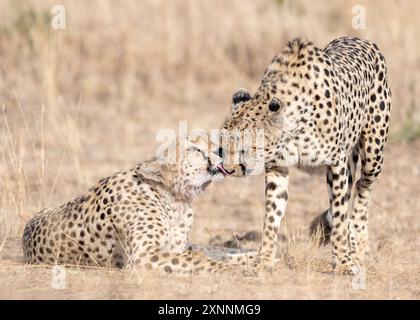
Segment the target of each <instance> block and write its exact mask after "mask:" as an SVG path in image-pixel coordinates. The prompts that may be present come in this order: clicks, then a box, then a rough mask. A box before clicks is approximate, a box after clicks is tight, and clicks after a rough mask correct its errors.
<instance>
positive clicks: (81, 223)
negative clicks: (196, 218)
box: [23, 141, 241, 273]
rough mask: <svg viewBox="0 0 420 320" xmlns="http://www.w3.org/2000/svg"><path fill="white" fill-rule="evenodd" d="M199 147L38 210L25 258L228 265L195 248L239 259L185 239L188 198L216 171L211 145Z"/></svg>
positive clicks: (194, 267) (178, 267)
mask: <svg viewBox="0 0 420 320" xmlns="http://www.w3.org/2000/svg"><path fill="white" fill-rule="evenodd" d="M201 144H202V143H201ZM198 145H199V143H192V142H191V141H190V142H188V143H187V146H186V148H185V150H186V152H185V155H184V157H182V160H180V161H179V165H178V164H170V163H165V162H162V161H159V159H156V158H154V159H152V160H149V161H145V162H143V163H140V164H138V165H137V166H136V167H134V168H133V169H130V170H127V171H124V172H119V173H116V174H114V175H112V176H110V177H107V178H104V179H101V180H100V181H99V183H98V184H97V185H96V186H94V187H92V188H91V189H90V190H89V192H88V193H87V194H86V195H84V196H81V197H78V198H76V199H74V200H72V201H70V202H68V203H66V204H64V205H62V206H59V207H55V208H50V209H45V210H43V211H41V212H40V213H39V214H38V215H36V216H35V217H34V218H32V220H30V221H29V222H28V224H27V225H26V228H25V231H24V234H23V251H24V256H25V260H26V262H28V263H34V264H38V263H44V264H67V265H95V266H101V267H113V268H123V267H129V266H142V267H146V268H149V269H150V268H154V269H160V270H164V271H166V272H168V273H171V272H175V271H179V272H192V271H193V272H195V273H198V272H200V271H204V272H208V273H216V272H222V271H225V270H228V269H232V268H233V266H231V265H230V264H227V263H225V262H222V261H216V260H214V259H211V258H209V257H208V256H206V255H204V254H203V252H201V251H199V250H204V251H205V252H206V253H208V254H209V255H213V256H214V257H216V258H217V259H219V260H223V261H224V260H226V261H227V262H232V263H238V262H239V261H241V258H240V257H241V255H238V256H235V254H234V253H232V252H226V251H227V250H224V251H223V253H226V255H224V256H223V254H221V253H220V252H216V250H214V248H213V249H212V248H206V247H196V246H193V245H189V244H188V243H187V240H188V233H189V231H190V228H191V225H192V222H193V211H192V208H191V201H192V200H193V199H194V198H195V197H196V196H197V195H199V194H201V193H202V192H203V191H204V190H205V189H206V187H207V186H208V185H209V184H210V182H211V181H212V178H213V177H214V176H215V175H216V174H218V172H217V171H212V170H211V167H210V166H209V161H208V158H207V156H206V152H205V151H206V149H208V146H207V148H205V149H204V148H201V149H200V148H199V147H198ZM179 158H180V156H179V155H178V159H179ZM219 175H220V174H219Z"/></svg>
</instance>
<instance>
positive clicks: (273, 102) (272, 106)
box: [268, 98, 280, 112]
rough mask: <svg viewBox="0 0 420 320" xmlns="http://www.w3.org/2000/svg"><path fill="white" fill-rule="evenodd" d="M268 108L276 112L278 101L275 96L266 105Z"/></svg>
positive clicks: (278, 105)
mask: <svg viewBox="0 0 420 320" xmlns="http://www.w3.org/2000/svg"><path fill="white" fill-rule="evenodd" d="M268 109H269V110H270V111H272V112H276V111H278V110H279V109H280V101H279V99H277V98H273V99H272V100H271V101H270V104H269V105H268Z"/></svg>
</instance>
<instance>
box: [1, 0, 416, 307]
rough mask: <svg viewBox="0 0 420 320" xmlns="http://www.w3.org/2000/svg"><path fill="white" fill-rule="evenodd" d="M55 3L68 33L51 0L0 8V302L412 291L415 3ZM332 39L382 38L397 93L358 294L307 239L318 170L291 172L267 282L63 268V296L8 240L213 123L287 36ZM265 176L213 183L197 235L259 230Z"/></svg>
mask: <svg viewBox="0 0 420 320" xmlns="http://www.w3.org/2000/svg"><path fill="white" fill-rule="evenodd" d="M356 2H357V3H362V4H363V5H365V7H366V13H367V29H366V30H364V31H356V30H353V29H352V27H351V19H352V13H351V8H352V5H353V4H355V3H356ZM60 3H61V4H63V5H64V6H65V8H66V10H67V29H66V30H63V31H54V30H52V29H51V28H50V26H49V21H48V14H49V11H50V8H51V6H52V5H55V4H56V1H47V0H45V1H11V0H6V1H2V2H0V190H1V194H0V279H1V280H0V281H1V286H0V297H1V298H4V297H14V298H17V297H25V298H35V297H42V298H51V297H57V298H78V297H83V298H93V297H98V298H417V299H418V298H419V297H420V289H419V288H420V267H419V264H420V259H419V258H420V257H419V253H418V251H419V250H418V248H419V238H418V234H419V231H420V230H419V220H418V218H416V216H418V214H417V211H418V210H419V209H420V208H419V207H420V201H418V199H419V196H420V189H419V186H418V182H417V181H418V179H419V176H420V172H419V167H420V163H419V160H418V159H419V156H420V152H419V144H418V142H417V143H413V144H406V143H405V142H404V141H406V140H407V141H408V140H413V139H415V138H416V137H418V136H419V132H420V130H419V127H420V112H419V111H420V109H419V106H418V103H419V101H420V99H419V98H420V85H419V83H420V82H419V80H420V79H419V76H420V56H419V53H418V52H419V45H418V39H419V38H420V34H419V33H420V20H419V19H418V18H417V12H418V10H419V9H420V4H419V3H418V2H417V1H415V0H413V1H408V0H407V1H391V0H390V1H386V2H383V1H341V0H340V1H338V0H337V1H316V2H314V1H309V0H307V1H303V0H300V1H275V0H263V1H244V0H241V1H193V0H191V1H171V2H168V1H163V0H153V1H152V0H150V1H148V0H147V1H146V0H145V1H134V0H133V1H130V0H127V1H124V2H123V3H124V5H119V4H118V8H116V5H117V4H116V3H115V2H114V1H102V0H98V1H89V2H87V1H81V0H80V1H79V0H77V1H60ZM340 35H356V36H360V37H363V38H368V39H370V40H373V41H375V42H376V43H378V45H379V47H380V48H381V49H382V51H383V52H384V54H385V56H386V58H387V61H388V64H389V69H390V81H391V86H392V89H393V96H394V98H393V99H394V110H393V119H392V128H391V143H390V145H389V148H388V151H387V157H386V168H385V171H384V173H383V174H382V176H381V179H380V182H379V183H378V184H377V186H376V188H375V192H374V198H373V203H372V206H371V215H372V220H371V234H372V245H373V258H372V266H371V267H370V269H369V272H368V284H367V289H366V290H365V291H363V292H360V291H352V290H350V289H349V281H348V279H344V278H337V277H333V276H331V275H330V274H329V272H328V271H329V263H328V262H329V249H328V248H322V249H316V248H314V247H313V245H312V244H311V243H310V241H309V239H308V238H307V235H306V228H307V226H308V225H309V222H310V220H311V219H312V218H313V217H314V216H315V215H317V214H318V213H320V212H321V211H322V210H323V209H325V206H326V203H327V196H326V190H324V189H325V187H324V183H323V182H324V179H323V178H321V177H309V176H306V175H303V174H300V173H294V175H293V177H292V186H291V201H290V205H289V207H288V217H287V221H286V222H285V224H284V225H283V227H282V230H283V231H282V232H283V233H284V235H285V239H286V240H285V241H284V242H281V243H280V255H279V258H280V259H281V260H280V263H279V265H278V266H277V267H276V270H275V272H274V273H273V276H272V277H271V278H265V279H252V278H245V279H244V278H238V277H235V276H232V277H231V278H229V277H227V276H225V277H216V278H215V280H212V281H208V278H206V277H180V278H179V277H177V276H171V277H167V278H165V281H164V282H162V281H161V279H162V278H161V277H160V276H156V275H153V274H147V275H141V276H138V275H133V274H123V273H118V272H114V271H106V270H103V271H102V270H78V269H73V270H69V271H68V289H67V290H65V291H63V292H57V291H53V290H52V289H51V286H50V281H51V270H50V269H46V268H33V267H27V266H23V265H22V260H21V259H22V257H21V256H22V255H21V251H20V242H19V240H18V237H20V235H21V233H22V230H23V226H24V224H25V222H26V221H27V220H28V219H29V218H30V217H31V216H32V215H33V214H34V213H35V212H36V211H38V210H40V209H41V208H43V207H45V206H51V205H56V204H59V203H62V202H64V201H66V200H68V199H70V198H72V197H73V196H75V195H77V194H79V193H81V192H83V191H84V190H86V188H87V187H88V186H89V185H90V184H93V183H94V182H95V181H97V180H98V179H99V178H100V177H101V176H104V175H107V174H110V173H112V172H114V171H117V170H120V169H122V168H124V167H129V166H131V165H133V164H134V163H136V162H138V161H140V160H142V159H146V158H148V157H150V156H151V155H152V154H153V153H154V150H155V148H156V147H157V145H158V143H156V142H155V143H151V141H154V138H155V134H156V132H157V130H159V129H161V128H174V129H176V128H177V125H178V120H188V126H189V129H192V128H196V127H200V128H204V129H210V128H218V126H219V125H220V123H221V122H222V120H223V117H224V116H225V114H226V112H227V110H228V108H229V101H230V95H231V93H232V92H233V91H234V89H236V88H237V87H249V88H250V89H255V88H256V87H257V86H258V84H259V80H260V77H261V75H262V73H263V71H264V68H265V67H266V65H267V63H268V62H269V61H270V60H271V58H272V57H273V56H274V55H275V54H276V53H277V52H278V51H279V50H280V49H281V48H282V46H283V45H284V43H285V42H286V41H287V40H289V39H291V38H293V37H296V36H304V37H306V38H309V39H311V40H313V41H314V42H315V43H317V44H318V45H319V46H324V45H326V44H327V43H328V42H329V41H330V40H331V39H332V38H334V37H337V36H340ZM261 179H262V178H261V177H258V178H249V179H247V180H240V181H239V180H238V181H236V180H227V181H225V182H224V183H223V184H218V185H215V186H212V187H211V188H210V189H209V191H208V193H206V195H204V197H202V198H201V199H200V200H199V201H198V202H197V204H196V205H195V208H196V209H195V210H196V223H195V226H194V230H193V232H192V239H193V240H194V241H195V242H201V243H206V242H208V241H209V239H210V237H211V236H215V235H221V236H222V237H224V238H229V237H230V236H231V235H232V233H233V232H240V231H246V230H253V229H259V228H260V226H261V213H262V210H263V207H262V199H263V190H262V188H263V186H262V180H261ZM256 186H258V187H256ZM320 189H322V190H320ZM319 190H320V191H319ZM222 194H224V195H226V194H227V195H229V197H228V198H226V197H224V198H223V199H221V198H220V195H222ZM314 194H315V195H316V197H314ZM318 194H319V196H318ZM221 221H223V225H222V224H221ZM133 279H134V280H133ZM174 288H176V289H174ZM232 288H235V290H232Z"/></svg>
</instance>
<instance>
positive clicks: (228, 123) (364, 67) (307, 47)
mask: <svg viewBox="0 0 420 320" xmlns="http://www.w3.org/2000/svg"><path fill="white" fill-rule="evenodd" d="M390 111H391V91H390V88H389V85H388V77H387V69H386V64H385V59H384V57H383V55H382V54H381V52H380V51H379V49H378V47H377V46H376V45H375V44H374V43H372V42H370V41H366V40H361V39H357V38H350V37H342V38H339V39H336V40H334V41H332V42H331V43H330V44H328V45H327V47H326V48H325V49H320V48H318V47H316V46H314V45H313V44H312V43H311V42H308V41H303V40H301V39H295V40H293V41H291V42H289V43H288V45H287V46H286V47H285V49H284V50H283V51H282V52H281V53H280V54H279V55H277V56H276V57H274V59H273V60H272V62H271V63H270V65H269V66H268V68H267V70H266V71H265V73H264V76H263V80H262V83H261V85H260V87H259V89H258V90H257V92H256V93H255V94H254V95H253V96H252V95H251V94H250V93H249V92H248V91H247V90H245V89H240V90H238V91H237V92H236V93H235V94H234V95H233V105H232V110H231V113H230V115H229V116H228V118H227V119H226V120H225V122H224V124H223V126H222V129H224V131H227V132H229V133H232V132H235V131H239V132H244V131H246V130H251V131H255V130H256V129H262V130H264V139H263V140H264V146H263V148H258V146H257V144H256V143H253V144H252V145H251V147H250V148H249V149H237V150H235V149H234V148H233V147H232V146H233V142H234V140H235V139H233V138H230V139H227V141H226V139H223V137H222V147H221V149H220V155H221V156H223V157H224V160H223V163H221V164H219V165H218V168H219V169H220V171H222V172H223V173H224V174H230V175H233V176H244V175H246V174H249V171H250V170H249V163H251V162H252V159H255V157H257V156H258V155H261V154H262V157H263V161H264V165H265V172H266V214H265V221H264V227H263V242H262V247H261V249H260V252H259V255H258V257H257V260H256V261H257V266H259V267H269V266H271V264H272V262H273V258H274V256H275V254H276V242H277V233H278V231H279V227H280V222H281V220H282V217H283V215H284V213H285V209H286V204H287V199H288V179H289V167H291V166H297V167H298V168H302V169H312V168H316V167H326V170H327V184H328V191H329V201H330V208H329V209H328V211H327V212H326V213H325V214H324V215H323V220H324V222H325V220H326V221H330V222H331V228H332V230H331V242H332V256H333V267H336V266H337V267H339V269H340V270H342V271H344V272H350V273H352V272H355V271H357V270H358V269H359V268H358V267H359V266H362V263H363V260H364V258H365V254H366V252H367V245H368V203H369V198H370V194H371V190H372V186H373V184H374V182H375V180H376V179H377V177H378V175H379V173H380V172H381V169H382V163H383V154H384V147H385V143H386V140H387V134H388V128H389V120H390ZM235 143H236V142H235ZM227 148H229V149H228V150H226V149H227ZM238 153H239V154H240V156H239V159H240V161H237V162H236V163H234V162H233V161H229V159H227V156H229V158H230V159H232V157H235V156H236V155H237V154H238ZM359 158H360V159H361V177H360V179H359V180H358V181H357V183H356V191H355V194H354V197H353V206H352V210H350V212H349V205H348V202H349V199H350V196H351V189H352V186H353V181H354V179H355V171H356V166H357V163H358V161H359ZM238 162H239V163H238Z"/></svg>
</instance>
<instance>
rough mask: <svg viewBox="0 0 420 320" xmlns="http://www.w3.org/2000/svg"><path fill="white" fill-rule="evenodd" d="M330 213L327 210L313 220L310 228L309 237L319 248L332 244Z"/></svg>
mask: <svg viewBox="0 0 420 320" xmlns="http://www.w3.org/2000/svg"><path fill="white" fill-rule="evenodd" d="M328 213H329V210H325V211H324V213H322V214H321V215H319V216H317V217H316V218H315V219H314V220H312V222H311V225H310V226H309V235H310V236H311V238H312V239H313V240H315V242H316V243H317V244H318V245H319V246H321V245H327V244H328V243H329V242H330V236H331V223H330V221H329V219H328Z"/></svg>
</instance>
